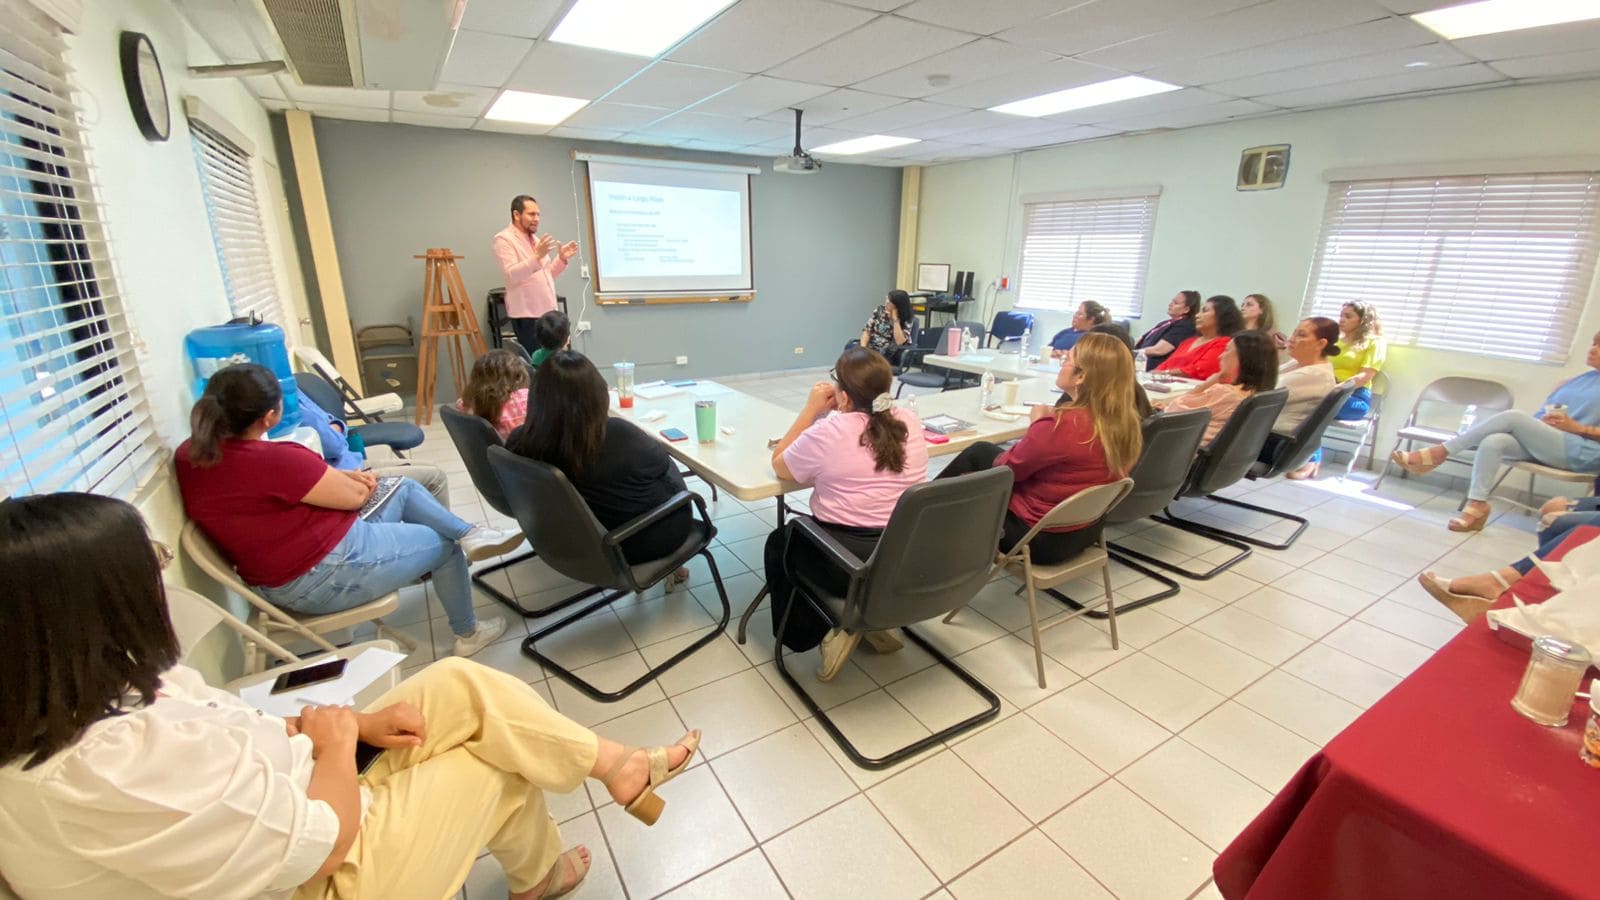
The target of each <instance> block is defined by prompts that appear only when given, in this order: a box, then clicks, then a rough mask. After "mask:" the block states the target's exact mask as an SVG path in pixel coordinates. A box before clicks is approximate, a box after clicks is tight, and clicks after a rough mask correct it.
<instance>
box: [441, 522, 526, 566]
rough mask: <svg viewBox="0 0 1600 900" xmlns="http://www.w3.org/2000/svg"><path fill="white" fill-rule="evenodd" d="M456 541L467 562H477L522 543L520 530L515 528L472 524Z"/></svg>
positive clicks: (505, 551) (498, 554) (503, 552)
mask: <svg viewBox="0 0 1600 900" xmlns="http://www.w3.org/2000/svg"><path fill="white" fill-rule="evenodd" d="M456 543H458V544H460V545H461V549H462V550H463V551H464V552H465V553H466V554H467V561H468V562H479V561H481V560H485V559H489V558H490V557H494V556H500V555H502V554H505V553H510V552H511V551H513V550H515V549H517V545H518V544H521V543H522V532H521V531H520V530H518V529H515V528H490V527H488V526H487V525H474V526H472V530H471V531H469V532H467V533H466V534H464V535H462V536H461V537H460V539H458V540H457V541H456Z"/></svg>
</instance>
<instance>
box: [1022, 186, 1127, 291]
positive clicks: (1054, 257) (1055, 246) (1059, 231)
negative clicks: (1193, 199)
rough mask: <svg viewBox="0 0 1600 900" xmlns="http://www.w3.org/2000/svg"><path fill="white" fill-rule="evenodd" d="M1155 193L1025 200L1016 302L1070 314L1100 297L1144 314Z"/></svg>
mask: <svg viewBox="0 0 1600 900" xmlns="http://www.w3.org/2000/svg"><path fill="white" fill-rule="evenodd" d="M1158 199H1159V197H1158V196H1157V195H1155V194H1140V195H1136V196H1129V197H1109V198H1099V199H1092V200H1067V201H1053V202H1043V203H1027V204H1024V206H1023V235H1022V271H1021V274H1020V276H1019V277H1018V279H1017V280H1018V284H1017V289H1018V294H1017V305H1018V306H1019V307H1025V308H1028V309H1046V310H1060V311H1063V312H1071V311H1073V310H1076V309H1077V308H1078V304H1080V303H1082V302H1084V301H1085V300H1094V301H1097V302H1099V303H1101V304H1103V305H1104V306H1105V307H1106V308H1108V309H1110V310H1111V314H1112V315H1113V316H1117V317H1128V316H1138V315H1139V314H1140V312H1141V310H1142V309H1143V306H1144V279H1145V273H1146V271H1147V270H1148V268H1149V264H1150V238H1151V235H1152V234H1153V233H1154V232H1155V223H1156V201H1157V200H1158Z"/></svg>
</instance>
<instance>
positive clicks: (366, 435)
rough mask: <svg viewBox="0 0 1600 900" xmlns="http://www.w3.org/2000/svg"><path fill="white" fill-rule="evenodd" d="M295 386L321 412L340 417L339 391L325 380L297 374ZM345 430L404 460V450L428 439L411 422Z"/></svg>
mask: <svg viewBox="0 0 1600 900" xmlns="http://www.w3.org/2000/svg"><path fill="white" fill-rule="evenodd" d="M294 383H295V386H296V387H298V388H299V389H300V393H302V394H305V395H306V396H307V397H310V398H311V402H312V403H315V404H316V405H318V406H320V407H322V411H323V412H325V413H327V414H329V415H332V416H337V415H340V413H341V412H343V410H344V404H343V402H342V401H341V400H340V399H339V390H338V388H336V387H334V386H333V385H332V384H330V383H329V382H328V380H327V379H326V378H323V377H322V376H321V375H318V374H316V373H314V372H296V373H294ZM346 427H347V428H349V429H350V433H351V434H354V435H359V436H360V437H361V441H362V443H364V444H366V445H367V446H369V447H370V446H384V447H388V448H389V449H391V450H393V451H394V455H395V456H398V457H400V458H401V459H404V458H405V454H404V453H403V452H401V451H403V450H410V449H412V448H413V447H417V446H420V445H421V444H422V442H423V441H424V440H426V439H427V435H425V434H424V433H423V431H422V429H421V428H418V427H417V426H415V425H413V424H411V423H410V422H370V423H368V424H366V425H351V424H349V423H348V422H347V423H346Z"/></svg>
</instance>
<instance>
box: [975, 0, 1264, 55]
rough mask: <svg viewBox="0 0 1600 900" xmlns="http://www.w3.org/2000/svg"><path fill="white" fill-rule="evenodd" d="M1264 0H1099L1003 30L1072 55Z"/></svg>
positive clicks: (1012, 38) (1028, 43) (1020, 40)
mask: <svg viewBox="0 0 1600 900" xmlns="http://www.w3.org/2000/svg"><path fill="white" fill-rule="evenodd" d="M1258 2H1260V0H1096V2H1092V3H1081V4H1078V5H1076V6H1073V7H1072V8H1070V9H1065V10H1062V11H1061V12H1059V13H1056V14H1055V15H1053V16H1050V17H1049V18H1047V19H1040V20H1038V21H1035V22H1029V23H1027V24H1025V25H1020V26H1018V27H1016V28H1010V29H1007V30H1005V31H1002V32H1000V34H999V35H997V37H999V38H1000V39H1002V40H1005V41H1009V42H1011V43H1013V44H1020V45H1022V46H1024V47H1034V48H1037V49H1039V50H1049V51H1051V52H1053V53H1060V54H1062V55H1064V56H1072V55H1075V54H1078V53H1083V52H1085V51H1089V50H1097V49H1099V48H1101V47H1107V46H1110V45H1112V44H1118V43H1121V42H1123V41H1131V40H1134V39H1135V38H1140V37H1144V36H1145V35H1150V34H1155V33H1157V32H1160V31H1165V30H1166V29H1168V28H1174V27H1176V26H1179V25H1181V24H1183V23H1185V22H1193V21H1195V20H1197V19H1203V18H1205V17H1206V16H1212V15H1216V14H1218V13H1225V12H1229V11H1231V10H1235V9H1239V8H1241V7H1245V6H1250V5H1251V4H1253V3H1258Z"/></svg>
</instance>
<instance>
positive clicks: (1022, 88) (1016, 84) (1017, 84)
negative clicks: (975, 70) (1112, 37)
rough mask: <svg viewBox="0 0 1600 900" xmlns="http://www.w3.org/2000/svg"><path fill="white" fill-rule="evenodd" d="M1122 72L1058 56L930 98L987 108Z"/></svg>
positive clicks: (1110, 76) (941, 101) (1103, 78)
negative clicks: (1052, 60) (1050, 60)
mask: <svg viewBox="0 0 1600 900" xmlns="http://www.w3.org/2000/svg"><path fill="white" fill-rule="evenodd" d="M1121 74H1122V73H1120V72H1115V71H1112V70H1110V69H1105V68H1102V67H1100V66H1092V65H1089V64H1088V63H1081V62H1078V61H1077V60H1074V59H1058V60H1056V61H1055V62H1051V63H1045V64H1044V65H1040V66H1034V67H1032V68H1029V69H1024V70H1023V71H1020V72H1012V73H1010V74H1009V75H1001V76H999V77H996V78H989V79H986V80H984V81H980V82H978V83H976V84H969V85H964V86H962V87H958V88H952V89H950V90H947V91H940V92H939V93H937V94H934V95H933V96H931V97H929V98H927V99H929V100H933V101H935V102H938V103H948V104H949V105H951V106H966V107H972V108H982V109H987V108H989V107H991V106H999V105H1000V104H1002V103H1009V102H1011V101H1012V100H1021V99H1023V98H1025V97H1036V96H1038V95H1040V94H1048V93H1050V92H1052V91H1060V90H1065V89H1066V88H1070V87H1077V86H1078V85H1081V84H1092V83H1094V82H1096V81H1107V80H1110V79H1112V78H1118V77H1121Z"/></svg>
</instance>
